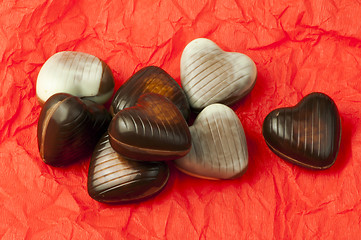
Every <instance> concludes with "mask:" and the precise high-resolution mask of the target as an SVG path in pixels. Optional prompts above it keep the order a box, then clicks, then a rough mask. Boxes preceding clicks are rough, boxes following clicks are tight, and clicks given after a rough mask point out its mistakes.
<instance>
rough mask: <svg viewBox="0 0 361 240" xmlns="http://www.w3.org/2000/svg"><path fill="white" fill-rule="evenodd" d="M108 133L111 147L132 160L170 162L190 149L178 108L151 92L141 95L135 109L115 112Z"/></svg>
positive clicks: (189, 142)
mask: <svg viewBox="0 0 361 240" xmlns="http://www.w3.org/2000/svg"><path fill="white" fill-rule="evenodd" d="M108 132H109V139H110V144H111V145H112V147H113V148H114V149H115V150H116V151H117V152H118V153H120V154H122V155H124V156H125V157H127V158H131V159H134V160H143V161H160V160H172V159H175V158H179V157H182V156H184V155H185V154H187V153H188V152H189V149H190V146H191V137H190V133H189V128H188V125H187V123H186V121H185V119H184V117H183V116H182V114H181V112H180V111H179V109H178V108H177V107H176V106H175V105H174V104H173V103H172V102H171V101H170V100H168V99H167V98H165V97H163V96H161V95H159V94H155V93H147V94H144V95H142V96H141V97H140V98H139V100H138V102H137V104H136V106H134V107H130V108H126V109H124V110H122V111H120V112H118V113H117V114H116V115H115V116H114V118H113V120H112V121H111V123H110V125H109V129H108Z"/></svg>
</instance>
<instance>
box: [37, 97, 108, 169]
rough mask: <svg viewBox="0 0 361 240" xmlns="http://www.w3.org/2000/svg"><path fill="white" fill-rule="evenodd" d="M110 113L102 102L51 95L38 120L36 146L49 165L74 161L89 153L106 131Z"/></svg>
mask: <svg viewBox="0 0 361 240" xmlns="http://www.w3.org/2000/svg"><path fill="white" fill-rule="evenodd" d="M110 120H111V116H110V114H109V113H108V111H107V110H106V109H105V108H104V107H103V105H100V104H97V103H95V102H93V101H90V100H83V101H82V100H80V99H79V98H78V97H74V96H72V95H69V94H66V93H58V94H55V95H53V96H52V97H50V98H49V99H48V100H47V101H46V102H45V104H44V107H43V108H42V110H41V113H40V117H39V122H38V132H37V137H38V147H39V152H40V156H41V158H42V159H43V161H44V162H45V163H47V164H49V165H52V166H61V165H66V164H69V163H73V162H75V161H77V160H80V159H82V158H83V157H85V156H86V155H88V154H90V153H91V151H92V150H93V148H94V146H95V145H96V143H97V141H98V140H99V138H100V137H101V135H102V134H103V133H104V132H105V131H106V129H107V127H108V125H109V122H110Z"/></svg>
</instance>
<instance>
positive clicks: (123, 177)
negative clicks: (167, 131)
mask: <svg viewBox="0 0 361 240" xmlns="http://www.w3.org/2000/svg"><path fill="white" fill-rule="evenodd" d="M168 178H169V168H168V165H167V164H166V163H165V162H139V161H132V160H128V159H125V158H124V157H123V156H121V155H120V154H118V153H116V152H115V151H114V149H113V148H112V147H111V146H110V143H109V136H108V134H105V135H104V136H103V137H102V138H101V139H100V141H99V142H98V144H97V146H96V147H95V150H94V152H93V155H92V158H91V160H90V165H89V172H88V193H89V195H90V196H91V197H92V198H93V199H95V200H97V201H99V202H103V203H128V202H131V201H138V200H142V199H144V198H148V197H150V196H153V195H154V194H156V193H158V192H159V191H160V190H162V189H163V187H164V186H165V185H166V183H167V181H168Z"/></svg>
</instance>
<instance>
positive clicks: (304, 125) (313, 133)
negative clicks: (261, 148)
mask: <svg viewBox="0 0 361 240" xmlns="http://www.w3.org/2000/svg"><path fill="white" fill-rule="evenodd" d="M321 104H322V105H321V106H320V104H319V102H318V101H317V102H315V101H313V102H312V105H311V106H310V108H311V109H307V107H308V106H306V110H305V111H300V109H297V110H293V109H292V110H291V111H290V118H291V119H292V118H293V117H294V116H299V118H302V119H306V120H305V121H291V126H290V128H288V127H287V124H286V118H287V117H288V114H286V113H285V109H283V110H281V111H280V114H279V115H278V116H276V118H275V119H274V120H276V121H277V124H276V125H275V127H276V128H275V129H274V128H273V127H272V121H270V128H271V129H273V131H274V132H275V134H276V135H277V136H279V137H280V138H281V140H283V141H285V140H287V139H286V135H287V133H286V131H287V130H288V129H290V131H291V134H290V144H291V145H292V144H293V140H294V139H295V138H296V139H297V141H296V143H297V145H296V146H297V148H298V149H300V150H302V152H303V154H306V152H307V151H308V150H310V153H311V155H312V156H316V157H325V156H326V148H325V147H323V145H322V144H321V130H322V129H324V130H325V135H326V136H325V137H326V138H325V139H333V137H334V136H328V135H329V131H328V129H329V127H332V126H333V125H334V124H335V123H334V122H333V121H334V120H333V118H332V117H330V118H325V121H327V123H326V125H325V126H324V127H322V124H321V119H322V118H323V116H324V117H327V115H328V112H327V109H322V107H324V106H323V105H324V104H323V103H321ZM308 112H311V116H308V115H307V113H308ZM325 114H326V115H325ZM302 115H304V116H302ZM322 115H323V116H322ZM315 121H317V123H316V122H315ZM294 124H296V128H297V131H294V128H295V126H294ZM282 125H283V127H282V132H281V131H280V129H281V126H282ZM316 138H317V140H318V144H317V145H316V144H315V139H316ZM301 139H303V140H301ZM308 141H309V142H308ZM333 150H334V142H333V141H331V152H332V151H333Z"/></svg>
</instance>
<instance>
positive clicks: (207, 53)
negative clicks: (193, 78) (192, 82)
mask: <svg viewBox="0 0 361 240" xmlns="http://www.w3.org/2000/svg"><path fill="white" fill-rule="evenodd" d="M216 51H218V52H219V53H217V54H216V56H218V55H220V53H222V51H220V49H217V48H215V49H213V50H212V51H209V52H206V53H205V54H204V50H200V51H199V50H198V51H196V52H195V53H193V54H192V55H191V56H190V57H189V58H190V59H192V58H193V57H194V56H196V55H200V54H203V55H201V56H200V57H199V58H197V59H195V60H194V61H193V62H191V63H189V64H188V65H187V66H185V68H186V69H189V68H190V67H191V65H193V64H194V63H196V62H198V61H200V60H201V59H202V58H205V57H209V56H210V55H212V56H213V55H214V52H216ZM202 64H203V61H201V63H200V64H199V65H198V66H196V67H193V68H192V70H191V71H189V72H188V73H187V74H186V77H188V75H189V74H190V73H191V72H192V71H193V70H195V69H197V68H199V67H200V66H202Z"/></svg>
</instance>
